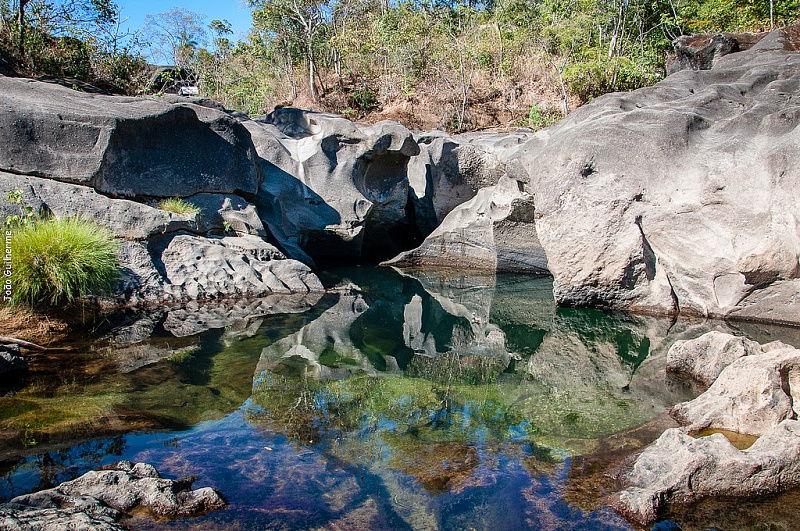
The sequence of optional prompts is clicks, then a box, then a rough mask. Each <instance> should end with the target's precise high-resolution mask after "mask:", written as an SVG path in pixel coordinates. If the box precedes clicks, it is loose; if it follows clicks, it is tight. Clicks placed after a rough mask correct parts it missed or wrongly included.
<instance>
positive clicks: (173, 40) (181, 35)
mask: <svg viewBox="0 0 800 531" xmlns="http://www.w3.org/2000/svg"><path fill="white" fill-rule="evenodd" d="M205 18H206V17H205V15H202V14H200V13H195V12H194V11H189V10H188V9H184V8H177V7H176V8H174V9H172V10H170V11H167V12H165V13H157V14H155V15H147V17H145V20H146V21H147V22H146V24H145V29H144V31H145V38H146V40H147V41H148V45H149V55H150V57H153V58H155V59H157V60H159V61H164V62H165V63H169V64H171V65H174V66H178V67H184V68H185V67H187V66H189V64H190V63H191V61H192V59H193V58H194V54H195V50H196V49H197V48H198V47H199V46H201V45H202V44H203V43H205V40H206V27H205V22H204V21H205Z"/></svg>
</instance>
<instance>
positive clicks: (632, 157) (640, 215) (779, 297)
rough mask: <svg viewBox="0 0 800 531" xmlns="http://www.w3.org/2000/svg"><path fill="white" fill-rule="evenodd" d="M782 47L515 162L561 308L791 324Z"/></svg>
mask: <svg viewBox="0 0 800 531" xmlns="http://www.w3.org/2000/svg"><path fill="white" fill-rule="evenodd" d="M790 29H791V28H790ZM790 43H791V38H790V35H789V29H787V30H776V31H775V32H773V33H771V34H770V35H768V36H767V37H764V39H762V40H761V41H760V42H759V43H758V44H757V45H755V46H754V47H752V48H751V49H750V50H748V51H744V52H739V53H732V54H729V55H726V56H724V57H721V58H719V59H717V60H715V62H714V65H713V67H712V68H711V69H710V70H700V71H693V70H683V71H680V72H678V73H676V74H673V75H671V76H669V77H667V78H666V79H665V80H663V81H662V82H660V83H657V84H656V85H654V86H653V87H648V88H643V89H639V90H636V91H634V92H630V93H616V94H608V95H605V96H602V97H600V98H597V99H596V100H594V101H593V102H592V103H590V104H588V105H586V106H584V107H581V108H579V109H577V110H575V111H574V112H572V113H571V114H570V115H569V116H568V117H567V118H566V119H564V120H563V121H562V122H561V123H559V124H557V125H556V126H554V127H552V128H549V129H547V130H544V131H541V132H539V133H537V134H536V135H535V136H534V138H533V139H532V140H531V141H529V142H528V143H527V144H526V145H525V146H524V147H522V148H521V149H520V151H519V156H518V160H517V162H518V163H519V165H520V166H521V167H522V168H523V169H524V170H525V172H526V173H527V175H528V177H527V179H524V180H525V185H526V189H529V191H530V192H531V193H532V194H534V195H535V206H536V233H537V235H538V238H539V241H540V242H541V244H542V247H543V249H544V252H545V254H546V256H547V263H548V269H549V270H550V271H551V272H552V274H553V276H554V279H555V281H554V292H555V297H556V300H557V301H558V303H559V304H561V305H564V306H594V307H614V308H630V309H634V310H644V311H650V312H658V313H678V312H681V313H686V314H696V315H703V316H731V317H740V318H747V319H763V320H768V321H784V322H787V323H798V322H800V321H799V320H800V297H798V294H799V293H800V291H799V290H800V280H799V279H798V274H799V273H800V268H799V267H798V256H800V232H798V219H800V210H798V208H800V207H798V205H800V201H799V200H800V195H798V194H800V170H798V168H800V159H799V158H798V157H799V156H800V155H798V153H800V152H799V151H798V150H797V145H798V142H799V141H800V140H798V139H799V138H800V136H798V135H800V128H798V127H797V124H798V123H800V107H798V104H797V101H796V99H795V95H796V92H797V87H798V83H800V54H798V53H797V52H796V51H793V50H792V49H791V45H790Z"/></svg>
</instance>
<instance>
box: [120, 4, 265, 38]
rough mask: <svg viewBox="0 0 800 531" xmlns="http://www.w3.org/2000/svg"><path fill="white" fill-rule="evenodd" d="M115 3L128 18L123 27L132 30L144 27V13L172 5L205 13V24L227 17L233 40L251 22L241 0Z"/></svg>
mask: <svg viewBox="0 0 800 531" xmlns="http://www.w3.org/2000/svg"><path fill="white" fill-rule="evenodd" d="M116 3H117V5H118V6H119V7H120V8H121V9H122V19H123V20H124V19H126V18H127V19H128V21H127V22H126V23H125V27H127V28H128V29H130V30H132V31H135V30H139V29H142V28H143V27H144V23H145V21H144V17H145V15H148V14H153V15H154V14H156V13H163V12H165V11H169V10H171V9H172V8H173V7H183V8H186V9H188V10H189V11H194V12H196V13H201V14H203V15H206V17H207V18H206V24H208V23H210V22H211V21H212V20H214V19H220V20H222V19H228V21H229V22H230V23H231V25H232V26H233V36H232V37H233V40H236V39H240V38H244V36H245V35H246V34H247V32H248V31H249V30H250V27H251V22H252V19H251V17H250V10H249V9H248V8H247V7H245V3H244V1H243V0H177V1H166V2H165V1H163V0H116Z"/></svg>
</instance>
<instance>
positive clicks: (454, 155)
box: [408, 131, 528, 236]
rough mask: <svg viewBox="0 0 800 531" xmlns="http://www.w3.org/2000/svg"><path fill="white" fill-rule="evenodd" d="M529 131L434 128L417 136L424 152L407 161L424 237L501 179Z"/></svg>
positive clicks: (415, 204)
mask: <svg viewBox="0 0 800 531" xmlns="http://www.w3.org/2000/svg"><path fill="white" fill-rule="evenodd" d="M527 138H528V135H527V134H526V133H506V134H497V133H467V134H463V135H456V136H450V135H448V134H446V133H443V132H441V131H431V132H428V133H424V134H422V135H419V136H416V137H415V140H416V141H417V144H418V145H419V148H420V153H419V155H417V156H415V157H412V158H411V161H410V162H409V164H408V179H409V184H410V187H411V194H412V195H411V200H412V204H413V206H414V213H415V220H416V224H417V226H418V227H419V228H420V231H421V232H422V234H423V235H424V236H427V235H428V234H430V233H431V232H433V230H434V229H436V227H438V226H439V225H440V224H441V223H442V221H443V220H444V218H445V216H447V214H449V213H450V212H451V211H452V210H453V209H454V208H456V207H457V206H458V205H460V204H462V203H465V202H466V201H468V200H470V199H472V198H473V197H475V195H476V194H477V193H478V191H479V190H480V189H482V188H486V187H488V186H493V185H495V184H497V182H498V181H499V180H500V178H501V177H502V176H503V175H504V173H505V163H506V161H507V160H508V159H509V157H510V156H511V155H513V153H514V152H515V151H516V149H517V148H518V147H519V146H520V144H522V143H523V142H524V141H525V140H527Z"/></svg>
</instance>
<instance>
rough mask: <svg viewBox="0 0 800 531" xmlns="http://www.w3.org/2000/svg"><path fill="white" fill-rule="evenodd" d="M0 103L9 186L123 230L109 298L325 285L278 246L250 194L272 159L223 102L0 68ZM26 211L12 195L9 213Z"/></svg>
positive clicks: (53, 207) (3, 180) (40, 206)
mask: <svg viewBox="0 0 800 531" xmlns="http://www.w3.org/2000/svg"><path fill="white" fill-rule="evenodd" d="M0 110H2V112H0V143H2V144H3V145H5V146H7V149H4V150H3V152H2V154H0V189H2V190H3V191H4V192H5V191H8V190H20V191H21V192H22V197H23V199H24V201H25V202H26V203H27V204H28V205H30V206H32V207H33V208H34V210H35V211H36V212H39V213H42V214H44V215H54V216H57V217H66V216H79V217H82V218H85V219H89V220H91V221H94V222H96V223H98V224H99V225H102V226H105V227H108V228H109V229H110V230H111V231H112V233H113V235H114V236H115V237H116V238H118V239H119V259H120V267H121V275H120V279H119V281H118V282H117V285H116V288H115V290H114V293H113V294H112V295H111V296H110V297H102V298H100V301H101V302H102V303H103V304H108V305H138V304H150V303H157V302H169V301H187V300H195V299H217V298H231V297H264V296H266V295H270V294H275V293H296V292H300V293H307V292H309V291H322V285H321V284H320V283H319V280H318V279H317V278H316V277H315V276H314V275H313V273H311V272H310V270H309V269H308V267H307V266H304V265H303V264H301V263H298V262H295V261H292V260H287V259H286V257H285V256H284V255H283V254H282V253H281V252H280V251H278V250H277V249H276V248H275V247H273V246H272V245H270V244H268V243H266V241H265V240H266V239H267V238H268V236H269V235H268V234H267V231H266V229H265V228H264V225H263V223H262V222H261V219H260V218H259V216H258V212H257V210H256V206H255V205H254V204H252V203H250V202H248V201H247V200H246V199H245V198H244V197H243V195H245V196H247V197H250V198H254V197H255V194H256V192H257V191H258V188H259V185H260V184H261V182H262V180H263V172H262V169H261V162H260V159H259V158H258V156H257V153H256V149H255V147H254V146H253V143H252V140H251V138H250V134H249V132H248V131H247V129H246V128H245V127H244V126H243V125H242V124H241V123H239V122H238V121H237V120H235V119H233V118H231V117H230V116H229V115H228V114H226V113H225V112H224V109H222V107H221V106H219V105H218V104H214V103H213V102H210V101H207V100H200V99H197V100H188V99H180V98H178V99H175V98H172V99H170V98H166V99H163V100H158V99H142V98H123V97H112V96H104V95H98V94H84V93H80V92H76V91H73V90H68V89H65V88H63V87H60V86H58V85H53V84H48V83H39V82H35V81H30V80H24V79H7V78H2V77H0ZM121 197H125V199H122V198H121ZM163 197H184V198H186V200H187V202H189V203H192V204H194V205H195V206H196V207H198V209H199V213H196V214H195V213H188V214H175V213H172V212H167V211H165V210H161V209H159V208H158V203H159V200H158V198H163ZM17 213H18V212H17V210H16V206H15V205H12V204H10V203H8V202H5V201H2V202H0V218H2V219H5V218H6V217H7V216H9V215H14V214H17Z"/></svg>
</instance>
